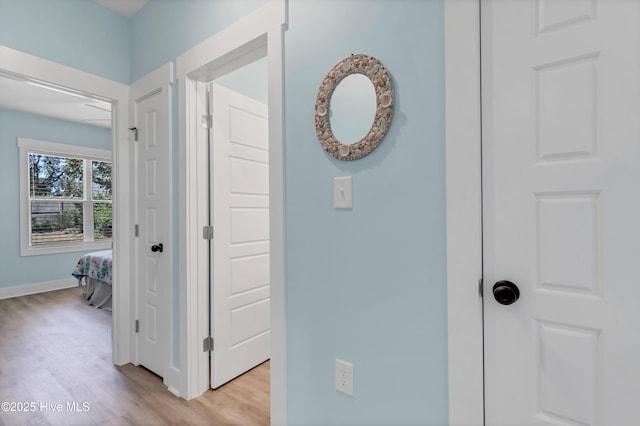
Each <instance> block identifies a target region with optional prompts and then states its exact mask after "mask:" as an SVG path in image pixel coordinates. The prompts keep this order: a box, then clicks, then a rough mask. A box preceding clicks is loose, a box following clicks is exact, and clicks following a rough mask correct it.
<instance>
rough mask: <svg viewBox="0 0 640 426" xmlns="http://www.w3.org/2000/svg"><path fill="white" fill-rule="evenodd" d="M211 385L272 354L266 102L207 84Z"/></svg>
mask: <svg viewBox="0 0 640 426" xmlns="http://www.w3.org/2000/svg"><path fill="white" fill-rule="evenodd" d="M210 93H211V98H210V105H211V112H212V116H213V120H212V122H213V123H212V124H213V125H212V129H211V136H210V141H211V186H210V188H211V200H212V201H211V203H212V205H211V209H210V211H211V219H210V220H211V222H210V223H212V225H213V229H214V237H213V242H212V250H211V269H212V274H211V276H212V280H211V329H212V337H213V339H214V350H213V352H212V354H211V387H212V388H217V387H219V386H220V385H222V384H224V383H226V382H228V381H229V380H231V379H233V378H235V377H237V376H239V375H240V374H242V373H244V372H245V371H247V370H249V369H251V368H253V367H255V366H256V365H258V364H260V363H262V362H264V361H266V360H267V359H269V356H270V338H271V337H270V328H271V325H270V321H271V320H270V283H269V139H268V135H269V132H268V119H267V105H265V104H263V103H260V102H258V101H256V100H254V99H251V98H248V97H246V96H244V95H241V94H239V93H237V92H234V91H232V90H229V89H227V88H225V87H223V86H220V85H217V84H213V85H212V89H211V92H210Z"/></svg>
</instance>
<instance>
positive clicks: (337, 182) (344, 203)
mask: <svg viewBox="0 0 640 426" xmlns="http://www.w3.org/2000/svg"><path fill="white" fill-rule="evenodd" d="M333 207H334V208H336V209H350V208H352V207H353V184H352V180H351V176H342V177H334V178H333Z"/></svg>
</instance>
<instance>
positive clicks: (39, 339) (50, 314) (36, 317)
mask: <svg viewBox="0 0 640 426" xmlns="http://www.w3.org/2000/svg"><path fill="white" fill-rule="evenodd" d="M0 342H1V344H0V402H4V401H7V402H9V403H16V404H18V403H30V402H34V403H36V404H37V409H36V410H35V411H32V412H5V411H0V426H5V425H6V426H14V425H65V426H66V425H83V426H84V425H118V426H121V425H176V426H178V425H180V426H182V425H221V426H224V425H242V426H252V425H256V426H264V425H268V424H269V421H270V419H269V361H267V362H265V363H264V364H262V365H260V366H258V367H256V368H254V369H253V370H251V371H249V372H247V373H246V374H244V375H243V376H241V377H239V378H238V379H236V380H233V381H231V382H229V383H228V384H226V385H224V386H222V387H221V388H219V389H217V390H210V391H207V392H205V394H204V395H202V396H200V397H199V398H195V399H193V400H191V401H185V400H183V399H181V398H178V397H176V396H175V395H173V394H171V393H170V392H169V391H168V390H167V389H166V388H165V386H164V385H163V383H162V379H161V378H160V377H158V376H156V375H155V374H153V373H151V372H149V371H147V370H146V369H144V368H142V367H136V366H133V365H131V364H129V365H125V366H122V367H116V366H114V365H112V364H111V314H110V313H109V312H106V311H104V310H101V309H95V308H94V307H93V306H89V305H87V304H86V302H85V301H84V299H83V298H82V296H81V292H80V289H78V288H71V289H65V290H58V291H53V292H48V293H40V294H36V295H30V296H23V297H16V298H12V299H3V300H0ZM85 403H86V405H83V404H85ZM58 404H62V410H61V411H57V408H58V407H59V405H58ZM67 404H70V405H69V406H67ZM83 407H88V408H89V409H88V410H87V411H84V409H83ZM68 409H71V410H68Z"/></svg>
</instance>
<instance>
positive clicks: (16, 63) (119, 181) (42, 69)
mask: <svg viewBox="0 0 640 426" xmlns="http://www.w3.org/2000/svg"><path fill="white" fill-rule="evenodd" d="M0 72H4V73H9V74H13V75H16V76H19V77H21V78H25V79H27V80H31V81H36V82H39V83H44V84H47V85H51V86H53V87H56V88H61V89H64V90H69V91H71V92H74V93H82V94H84V95H87V96H90V97H94V98H97V99H102V100H109V101H111V104H112V113H111V116H112V127H111V129H112V132H111V133H112V143H113V149H112V151H113V161H114V172H113V235H114V247H113V249H114V250H113V265H114V267H113V296H112V300H113V311H112V312H113V362H114V363H115V364H117V365H123V364H126V363H128V362H130V356H131V354H130V341H131V332H132V331H133V324H132V321H131V305H130V302H129V295H130V283H131V273H130V271H131V260H130V259H131V256H130V254H131V249H130V247H131V239H132V235H133V234H132V232H131V219H130V216H131V214H130V196H129V193H130V192H129V183H130V180H131V179H130V164H129V155H128V150H129V149H128V134H127V132H128V131H127V125H126V124H127V122H128V119H129V86H127V85H126V84H123V83H119V82H116V81H113V80H109V79H106V78H104V77H99V76H97V75H94V74H90V73H87V72H84V71H80V70H77V69H74V68H71V67H68V66H66V65H61V64H58V63H55V62H51V61H48V60H46V59H42V58H39V57H37V56H33V55H29V54H27V53H23V52H20V51H18V50H14V49H11V48H9V47H6V46H0Z"/></svg>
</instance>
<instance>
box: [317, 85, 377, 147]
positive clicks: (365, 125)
mask: <svg viewBox="0 0 640 426" xmlns="http://www.w3.org/2000/svg"><path fill="white" fill-rule="evenodd" d="M330 110H331V113H330V114H331V115H330V118H329V120H330V122H331V130H332V131H333V134H334V136H335V137H336V138H337V139H338V140H339V141H340V142H342V143H343V144H345V145H350V144H353V143H356V142H358V141H359V140H360V139H362V138H363V137H365V136H366V135H367V133H368V132H369V129H371V126H372V125H373V120H374V118H375V116H376V91H375V89H374V87H373V83H372V82H371V80H369V78H368V77H367V76H365V75H363V74H351V75H348V76H346V77H345V78H344V79H343V80H342V81H341V82H340V83H339V84H338V86H337V87H336V89H335V91H334V92H333V95H332V96H331V106H330Z"/></svg>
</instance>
